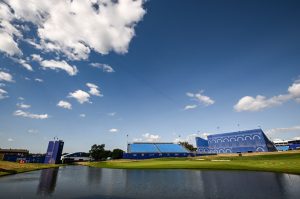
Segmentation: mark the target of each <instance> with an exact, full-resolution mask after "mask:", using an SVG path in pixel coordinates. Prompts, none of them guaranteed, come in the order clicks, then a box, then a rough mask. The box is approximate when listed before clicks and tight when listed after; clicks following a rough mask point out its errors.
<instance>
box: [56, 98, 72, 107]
mask: <svg viewBox="0 0 300 199" xmlns="http://www.w3.org/2000/svg"><path fill="white" fill-rule="evenodd" d="M57 106H58V107H61V108H64V109H72V104H70V103H69V102H67V101H63V100H60V101H59V102H58V103H57Z"/></svg>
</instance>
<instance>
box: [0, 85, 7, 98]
mask: <svg viewBox="0 0 300 199" xmlns="http://www.w3.org/2000/svg"><path fill="white" fill-rule="evenodd" d="M7 97H8V96H7V92H6V91H5V90H3V89H1V88H0V100H1V99H4V98H7Z"/></svg>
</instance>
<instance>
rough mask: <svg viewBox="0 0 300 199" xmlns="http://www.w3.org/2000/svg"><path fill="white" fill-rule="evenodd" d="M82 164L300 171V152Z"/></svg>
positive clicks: (296, 172) (123, 166)
mask: <svg viewBox="0 0 300 199" xmlns="http://www.w3.org/2000/svg"><path fill="white" fill-rule="evenodd" d="M80 164H81V165H85V166H91V167H100V168H114V169H215V170H251V171H270V172H280V173H292V174H300V152H288V153H272V154H267V155H266V154H263V155H247V156H242V157H239V156H236V155H235V156H233V155H228V156H226V155H221V156H201V157H193V158H162V159H148V160H113V161H104V162H85V163H80Z"/></svg>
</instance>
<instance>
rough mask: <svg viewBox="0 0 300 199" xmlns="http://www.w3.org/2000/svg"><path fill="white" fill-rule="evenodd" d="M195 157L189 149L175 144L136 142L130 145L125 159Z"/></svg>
mask: <svg viewBox="0 0 300 199" xmlns="http://www.w3.org/2000/svg"><path fill="white" fill-rule="evenodd" d="M190 155H193V153H191V152H190V151H189V150H188V149H186V148H185V147H183V146H182V145H180V144H174V143H153V142H151V143H148V142H134V143H131V144H128V146H127V153H124V154H123V158H125V159H149V158H162V157H187V156H190Z"/></svg>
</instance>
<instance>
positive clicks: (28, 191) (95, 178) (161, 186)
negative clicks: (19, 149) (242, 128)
mask: <svg viewBox="0 0 300 199" xmlns="http://www.w3.org/2000/svg"><path fill="white" fill-rule="evenodd" d="M299 195H300V176H299V175H290V174H278V173H269V172H251V171H210V170H123V169H99V168H89V167H83V166H67V167H61V168H55V169H46V170H41V171H33V172H28V173H23V174H17V175H11V176H4V177H1V178H0V198H41V197H47V198H48V197H51V198H101V199H108V198H111V199H121V198H123V199H131V198H158V199H160V198H170V199H175V198H191V199H193V198H201V199H205V198H222V199H224V198H225V199H226V198H228V199H235V198H236V199H242V198H245V199H253V198H262V199H265V198H270V199H276V198H283V199H292V198H298V197H299Z"/></svg>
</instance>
